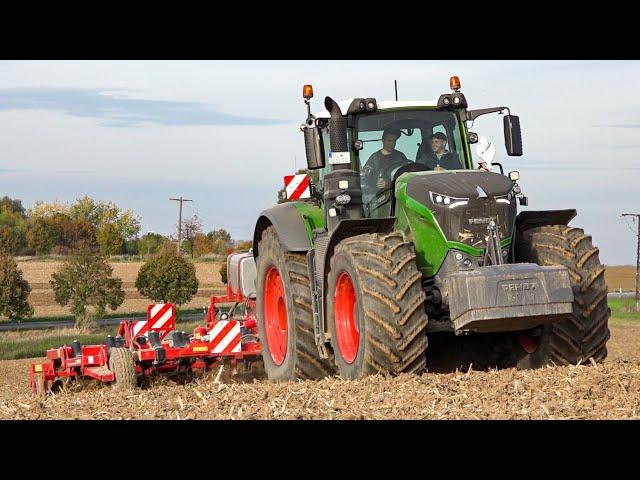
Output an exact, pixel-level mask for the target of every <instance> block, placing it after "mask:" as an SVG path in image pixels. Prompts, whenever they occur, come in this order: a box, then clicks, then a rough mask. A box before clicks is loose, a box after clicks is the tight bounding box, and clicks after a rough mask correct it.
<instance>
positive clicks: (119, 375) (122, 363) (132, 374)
mask: <svg viewBox="0 0 640 480" xmlns="http://www.w3.org/2000/svg"><path fill="white" fill-rule="evenodd" d="M109 370H111V371H112V372H113V373H114V375H115V377H116V379H115V382H114V383H115V386H116V388H117V389H120V390H125V391H133V390H135V388H136V386H137V383H138V382H137V375H136V364H135V362H134V361H133V356H132V355H131V351H130V350H129V349H128V348H121V347H114V348H112V349H111V351H110V352H109Z"/></svg>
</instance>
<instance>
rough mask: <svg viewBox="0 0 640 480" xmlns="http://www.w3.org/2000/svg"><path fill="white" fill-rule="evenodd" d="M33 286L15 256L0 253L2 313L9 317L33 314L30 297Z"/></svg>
mask: <svg viewBox="0 0 640 480" xmlns="http://www.w3.org/2000/svg"><path fill="white" fill-rule="evenodd" d="M29 292H31V286H30V285H29V282H27V281H26V280H25V279H24V278H23V277H22V272H21V271H20V269H19V268H18V264H17V263H16V262H15V260H14V259H13V257H10V256H9V255H4V254H0V315H2V316H4V317H7V318H9V319H14V318H24V317H30V316H32V315H33V307H32V306H31V305H29V301H28V297H29Z"/></svg>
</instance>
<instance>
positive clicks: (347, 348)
mask: <svg viewBox="0 0 640 480" xmlns="http://www.w3.org/2000/svg"><path fill="white" fill-rule="evenodd" d="M355 309H356V291H355V289H354V288H353V283H352V282H351V277H349V274H348V273H347V272H342V273H340V275H339V276H338V281H337V282H336V290H335V295H334V304H333V318H334V321H335V327H336V340H337V342H338V348H339V349H340V354H341V355H342V358H343V360H344V361H345V362H346V363H353V361H354V360H355V359H356V356H357V355H358V344H359V343H360V331H359V330H358V325H357V323H356V315H355Z"/></svg>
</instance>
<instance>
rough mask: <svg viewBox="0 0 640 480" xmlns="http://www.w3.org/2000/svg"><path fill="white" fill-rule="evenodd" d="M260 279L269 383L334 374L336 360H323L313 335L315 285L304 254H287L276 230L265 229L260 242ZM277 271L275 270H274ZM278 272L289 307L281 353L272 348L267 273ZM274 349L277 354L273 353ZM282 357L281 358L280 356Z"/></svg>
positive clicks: (261, 322)
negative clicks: (284, 341) (268, 312)
mask: <svg viewBox="0 0 640 480" xmlns="http://www.w3.org/2000/svg"><path fill="white" fill-rule="evenodd" d="M258 251H259V252H260V253H259V256H258V258H257V259H256V261H257V278H256V292H257V295H256V310H257V322H258V332H259V336H260V343H261V345H262V359H263V362H264V370H265V372H266V374H267V378H268V379H269V380H275V381H287V380H295V379H319V378H324V377H327V376H330V375H333V373H334V371H335V366H334V364H333V359H332V358H329V359H322V358H320V355H319V353H318V348H317V347H316V343H315V336H314V333H313V312H312V307H311V285H310V282H309V273H308V270H307V260H306V256H305V254H304V253H294V252H287V251H286V250H285V249H284V247H283V246H282V244H281V243H280V240H279V238H278V234H277V232H276V230H275V228H274V227H272V226H270V227H268V228H266V229H265V231H264V232H263V234H262V239H261V240H260V243H259V250H258ZM273 269H275V270H273ZM270 271H273V272H277V273H278V275H279V278H280V281H281V282H282V290H283V292H284V300H283V305H284V306H285V308H286V325H287V326H286V331H287V338H286V349H285V352H284V356H283V358H281V356H282V355H283V354H282V352H280V353H277V352H276V351H275V350H276V349H275V348H273V346H272V347H270V346H269V342H268V338H267V333H266V332H267V330H266V327H265V296H266V292H265V284H266V282H267V274H268V273H269V272H270ZM272 349H273V350H274V352H273V354H272V351H271V350H272ZM279 355H280V356H279Z"/></svg>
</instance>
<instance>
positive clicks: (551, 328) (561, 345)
mask: <svg viewBox="0 0 640 480" xmlns="http://www.w3.org/2000/svg"><path fill="white" fill-rule="evenodd" d="M598 251H599V250H598V248H597V247H594V246H593V244H592V242H591V236H589V235H586V234H585V233H584V231H583V230H582V229H580V228H572V227H567V226H564V225H551V226H544V227H537V228H531V229H529V230H526V231H525V232H523V234H522V236H521V237H520V238H519V240H518V243H517V244H516V255H517V259H518V261H519V262H532V263H537V264H538V265H542V266H547V265H562V266H564V267H567V269H568V270H569V277H570V279H571V287H572V290H573V295H574V301H573V313H572V315H571V318H570V319H569V320H565V321H561V322H554V323H552V324H549V325H546V326H544V327H543V328H542V329H541V331H540V330H538V332H537V333H538V335H537V336H530V335H528V333H527V332H522V333H521V334H519V335H518V337H517V339H516V342H517V345H516V349H518V348H519V349H520V352H521V354H520V358H519V360H518V368H538V367H542V366H545V365H551V364H554V365H569V364H572V365H576V364H579V363H585V362H588V361H589V359H593V360H594V361H595V362H602V361H603V360H604V359H605V357H606V356H607V341H608V340H609V337H610V333H609V326H608V322H609V317H610V316H611V310H610V309H609V306H608V304H607V286H606V284H605V280H604V271H605V268H604V267H603V266H602V265H601V264H600V260H599V258H598Z"/></svg>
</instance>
